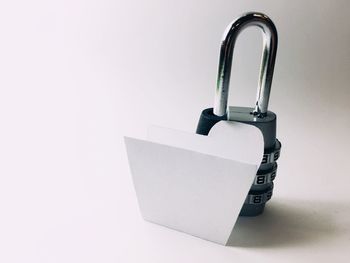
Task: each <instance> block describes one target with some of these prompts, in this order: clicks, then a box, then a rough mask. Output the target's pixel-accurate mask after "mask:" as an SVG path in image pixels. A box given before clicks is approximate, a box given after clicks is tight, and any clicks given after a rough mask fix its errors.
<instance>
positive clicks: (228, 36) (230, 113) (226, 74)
mask: <svg viewBox="0 0 350 263" xmlns="http://www.w3.org/2000/svg"><path fill="white" fill-rule="evenodd" d="M250 26H257V27H259V28H260V29H261V30H262V32H263V52H262V60H261V66H260V75H259V81H258V92H257V98H256V103H255V107H253V108H248V107H228V106H227V100H228V90H229V83H230V75H231V65H232V55H233V50H234V45H235V42H236V39H237V37H238V35H239V33H240V32H242V31H243V30H244V29H245V28H247V27H250ZM277 41H278V39H277V30H276V27H275V25H274V24H273V22H272V21H271V19H270V18H269V17H268V16H266V15H264V14H262V13H256V12H252V13H246V14H243V15H242V16H241V17H239V18H238V19H237V20H235V21H234V22H232V23H231V24H230V25H229V26H228V27H227V28H226V30H225V33H224V36H223V39H222V43H221V49H220V57H219V69H218V78H217V88H216V93H215V103H214V108H208V109H205V110H203V111H202V113H201V116H200V119H199V123H198V126H197V131H196V132H197V134H202V135H208V133H209V131H210V129H211V128H212V127H213V126H214V125H215V124H216V123H217V122H219V121H237V122H242V123H246V124H250V125H253V126H255V127H257V128H259V129H260V130H261V132H262V134H263V137H264V156H263V158H262V162H261V165H260V167H259V170H258V172H257V175H256V177H255V180H254V182H253V185H252V187H251V189H250V191H249V193H248V196H247V198H246V200H245V203H244V205H243V207H242V209H241V212H240V215H241V216H256V215H259V214H261V213H262V212H263V211H264V208H265V204H266V202H267V201H268V200H269V199H270V198H271V196H272V190H273V180H274V179H275V177H276V171H277V163H276V161H277V159H278V158H279V155H280V149H281V143H280V142H279V141H278V140H277V139H276V114H275V113H273V112H271V111H268V110H267V108H268V103H269V96H270V90H271V82H272V76H273V71H274V65H275V58H276V51H277Z"/></svg>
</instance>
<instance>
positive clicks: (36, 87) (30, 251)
mask: <svg viewBox="0 0 350 263" xmlns="http://www.w3.org/2000/svg"><path fill="white" fill-rule="evenodd" d="M0 5H1V8H0V40H1V41H0V58H1V59H0V262H6V263H11V262H16V263H22V262H33V263H39V262H44V263H47V262H65V263H69V262H74V263H76V262H84V263H90V262H151V263H158V262H159V263H164V262H169V263H172V262H174V263H175V262H176V263H178V262H203V263H205V262H208V263H209V262H221V263H228V262H230V263H231V262H233V261H234V262H260V261H264V262H266V261H268V262H269V263H272V262H276V263H280V262H293V263H294V262H341V261H342V262H346V261H348V258H349V257H350V250H349V246H350V238H349V237H350V224H349V222H350V207H349V203H350V196H349V185H350V176H349V166H348V163H349V161H348V158H349V149H350V140H349V133H350V118H349V114H350V105H349V101H350V92H349V83H350V74H349V72H350V59H349V57H350V52H349V46H350V31H349V28H350V19H349V15H348V13H349V8H350V3H349V1H342V0H338V1H333V0H329V1H323V0H322V1H318V0H317V1H316V0H311V1H303V0H296V1H290V0H288V1H287V0H282V1H273V0H266V1H258V0H257V1H250V0H248V1H246V0H245V1H243V0H242V1H231V0H222V1H219V2H217V1H199V0H198V1H189V0H186V1H185V0H179V1H163V0H162V1H160V0H159V1H158V0H148V1H135V0H130V1H124V2H121V1H112V0H99V1H97V0H89V1H83V0H69V1H68V0H63V1H41V0H33V1H24V0H22V1H21V0H18V1H2V2H1V4H0ZM247 10H258V11H262V12H266V13H267V14H268V15H270V16H271V18H272V19H273V20H274V22H275V23H276V26H277V29H278V32H279V47H278V51H277V60H276V67H275V74H274V80H273V84H272V92H271V98H270V105H269V109H271V110H273V111H274V112H276V113H277V115H278V122H277V125H278V131H277V133H278V138H279V139H280V140H281V142H282V144H283V145H282V152H281V158H280V159H279V161H278V164H279V167H278V172H277V177H276V180H275V182H276V184H275V189H274V195H273V197H272V200H271V201H270V202H269V204H268V205H267V207H266V210H265V212H264V214H263V215H262V216H261V217H258V218H254V219H249V220H243V222H242V224H244V225H245V227H244V229H245V230H246V231H245V236H247V235H249V236H250V238H249V239H246V240H245V241H242V240H241V241H240V246H239V247H223V246H219V245H217V244H214V243H211V242H207V241H203V240H201V239H198V238H193V237H191V236H188V235H185V234H181V233H177V232H175V231H171V230H168V229H166V228H161V227H159V226H156V225H153V224H149V223H145V222H144V221H143V220H142V219H141V218H140V216H139V211H138V208H137V202H136V197H135V194H134V190H133V187H132V182H131V177H130V174H129V169H128V164H127V159H126V153H125V149H124V143H123V135H125V134H134V135H140V136H141V135H142V134H144V133H145V127H147V125H148V124H150V123H157V124H158V125H161V126H166V127H172V128H175V129H180V130H185V131H194V130H195V127H196V125H197V120H198V118H199V114H200V111H201V110H202V109H203V108H205V107H209V106H211V105H212V104H213V94H214V89H215V81H216V71H217V58H218V51H219V45H220V42H219V41H220V38H221V35H222V33H223V30H224V28H225V27H226V25H227V24H228V23H229V22H230V21H231V19H232V18H233V17H236V16H237V15H238V14H240V13H242V12H244V11H247ZM257 32H258V31H257V30H254V29H251V30H248V31H247V32H245V33H243V34H242V35H241V36H240V39H239V40H238V41H237V49H236V52H235V53H236V55H237V56H235V60H234V65H233V68H232V70H233V76H232V80H231V91H230V104H231V105H251V104H252V103H253V102H254V99H255V87H256V83H257V76H258V65H259V62H260V51H261V35H260V34H259V33H257ZM329 34H331V35H329ZM251 221H253V222H254V225H253V224H252V223H251Z"/></svg>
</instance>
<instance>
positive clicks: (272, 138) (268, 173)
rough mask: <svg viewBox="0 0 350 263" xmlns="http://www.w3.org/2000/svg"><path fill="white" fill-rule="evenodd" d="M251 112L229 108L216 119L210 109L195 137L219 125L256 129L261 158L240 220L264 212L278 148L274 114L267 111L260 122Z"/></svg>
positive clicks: (251, 109) (200, 120)
mask: <svg viewBox="0 0 350 263" xmlns="http://www.w3.org/2000/svg"><path fill="white" fill-rule="evenodd" d="M253 111H254V109H253V108H248V107H229V110H228V113H227V114H226V115H224V116H221V117H220V116H217V115H215V114H214V113H213V108H208V109H205V110H203V111H202V113H201V116H200V119H199V122H198V126H197V130H196V133H197V134H202V135H208V134H209V132H210V130H211V128H212V127H213V126H214V125H215V124H216V123H218V122H219V121H227V120H229V121H237V122H241V123H246V124H249V125H253V126H255V127H257V128H259V129H260V131H261V132H262V134H263V137H264V157H263V159H262V163H261V165H260V167H259V170H258V172H257V175H256V177H255V180H254V183H253V185H252V187H251V189H250V191H249V193H248V196H247V198H246V200H245V203H244V205H243V207H242V210H241V213H240V215H241V216H256V215H259V214H261V213H262V212H263V211H264V207H265V203H266V202H267V201H268V200H269V199H270V198H271V196H272V190H273V180H274V178H275V176H276V170H277V163H276V162H275V161H276V160H277V159H278V157H279V150H280V148H281V144H280V142H279V141H278V140H276V114H275V113H273V112H271V111H267V113H266V115H265V117H264V118H258V117H257V116H255V115H254V114H253Z"/></svg>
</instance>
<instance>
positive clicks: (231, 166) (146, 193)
mask: <svg viewBox="0 0 350 263" xmlns="http://www.w3.org/2000/svg"><path fill="white" fill-rule="evenodd" d="M213 134H215V135H211V136H203V135H197V134H195V133H186V132H181V131H177V130H172V129H168V128H161V127H150V129H149V133H148V140H139V139H135V138H129V137H125V145H126V149H127V153H128V160H129V166H130V171H131V174H132V178H133V183H134V186H135V190H136V195H137V198H138V203H139V206H140V210H141V213H142V216H143V218H144V219H145V220H147V221H150V222H154V223H157V224H160V225H163V226H167V227H169V228H172V229H176V230H179V231H181V232H184V233H188V234H190V235H193V236H196V237H200V238H203V239H206V240H209V241H213V242H216V243H219V244H221V245H226V244H227V242H228V240H229V237H230V235H231V232H232V231H233V232H234V230H233V228H234V225H235V223H236V220H237V217H238V215H239V212H240V210H241V208H242V206H243V203H244V200H245V198H246V196H247V194H248V191H249V189H250V187H251V185H252V183H253V180H254V178H255V175H256V172H257V170H258V167H259V165H260V163H261V160H262V157H263V152H264V140H263V137H262V134H261V132H260V130H259V129H257V128H255V127H252V126H250V125H247V124H238V123H229V122H222V123H218V124H217V125H215V129H214V130H213ZM247 142H249V143H247ZM243 160H244V161H245V162H244V163H243V162H242V161H243ZM231 236H232V237H234V233H233V235H231Z"/></svg>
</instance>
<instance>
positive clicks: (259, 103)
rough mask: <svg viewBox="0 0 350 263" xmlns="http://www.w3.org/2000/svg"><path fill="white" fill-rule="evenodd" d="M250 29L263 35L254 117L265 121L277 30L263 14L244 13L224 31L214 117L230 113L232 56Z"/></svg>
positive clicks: (275, 50)
mask: <svg viewBox="0 0 350 263" xmlns="http://www.w3.org/2000/svg"><path fill="white" fill-rule="evenodd" d="M250 26H257V27H259V28H260V29H261V30H262V32H263V51H262V57H261V66H260V73H259V82H258V92H257V97H256V103H255V109H254V111H253V114H254V115H256V116H258V117H264V116H266V114H267V107H268V104H269V97H270V90H271V83H272V76H273V70H274V66H275V59H276V52H277V42H278V37H277V30H276V27H275V25H274V23H273V22H272V21H271V19H270V18H269V17H268V16H266V15H264V14H262V13H256V12H252V13H245V14H243V15H242V16H241V17H240V18H238V19H237V20H236V21H234V22H232V23H231V24H230V25H229V26H228V27H227V28H226V30H225V33H224V36H223V39H222V42H221V48H220V57H219V69H218V78H217V87H216V94H215V103H214V114H215V115H217V116H224V115H225V114H226V112H227V111H228V106H227V100H228V91H229V85H230V75H231V66H232V55H233V50H234V46H235V42H236V39H237V37H238V35H239V33H240V32H242V31H243V30H244V29H245V28H247V27H250Z"/></svg>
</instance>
